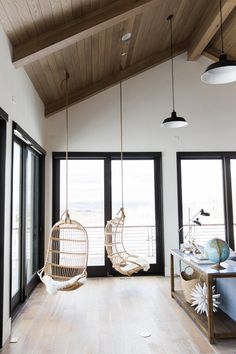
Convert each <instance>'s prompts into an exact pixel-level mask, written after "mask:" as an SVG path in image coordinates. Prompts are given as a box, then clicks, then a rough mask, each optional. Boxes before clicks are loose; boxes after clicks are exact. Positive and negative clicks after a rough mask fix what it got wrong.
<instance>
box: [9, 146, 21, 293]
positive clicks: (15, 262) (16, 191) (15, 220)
mask: <svg viewBox="0 0 236 354" xmlns="http://www.w3.org/2000/svg"><path fill="white" fill-rule="evenodd" d="M21 154H22V151H21V147H20V145H18V144H17V143H14V157H13V196H12V289H11V290H12V296H14V295H15V294H16V293H17V291H18V290H19V289H20V254H21V252H20V244H21V241H20V232H21V230H20V228H21V223H20V217H21V197H22V196H21Z"/></svg>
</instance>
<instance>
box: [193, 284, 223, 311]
mask: <svg viewBox="0 0 236 354" xmlns="http://www.w3.org/2000/svg"><path fill="white" fill-rule="evenodd" d="M219 298H220V294H215V286H213V287H212V305H213V312H217V308H218V305H219V304H220V301H219ZM191 299H192V304H191V306H196V307H195V311H197V313H200V314H202V313H206V315H207V316H208V308H207V305H208V298H207V285H206V283H203V286H202V285H201V284H200V283H198V284H197V285H196V286H195V287H194V288H193V290H192V292H191Z"/></svg>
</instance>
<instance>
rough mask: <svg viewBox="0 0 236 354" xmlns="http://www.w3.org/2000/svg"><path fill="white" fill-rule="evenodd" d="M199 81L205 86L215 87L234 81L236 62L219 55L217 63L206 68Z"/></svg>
mask: <svg viewBox="0 0 236 354" xmlns="http://www.w3.org/2000/svg"><path fill="white" fill-rule="evenodd" d="M201 80H202V81H203V82H205V83H207V84H215V85H218V84H227V83H230V82H234V81H236V61H235V60H228V59H227V55H226V54H221V55H220V57H219V61H218V62H217V63H213V64H211V65H209V66H208V67H207V69H206V71H205V72H204V73H203V74H202V76H201Z"/></svg>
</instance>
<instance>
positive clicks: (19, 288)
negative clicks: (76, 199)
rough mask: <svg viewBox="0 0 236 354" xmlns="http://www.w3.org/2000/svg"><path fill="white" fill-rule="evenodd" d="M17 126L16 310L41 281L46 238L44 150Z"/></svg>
mask: <svg viewBox="0 0 236 354" xmlns="http://www.w3.org/2000/svg"><path fill="white" fill-rule="evenodd" d="M13 129H14V130H13V160H12V237H11V309H12V313H14V311H15V309H16V308H17V305H18V304H19V303H20V302H23V301H24V300H25V298H26V297H27V296H28V295H29V294H30V292H31V291H32V290H33V288H34V287H35V285H36V284H37V282H38V277H37V274H36V272H37V270H38V269H39V268H40V267H41V266H42V260H43V254H42V253H43V238H44V233H43V229H44V228H43V220H44V217H43V215H44V212H43V206H44V151H43V150H42V149H41V148H40V147H39V146H38V145H37V144H36V143H35V142H34V141H33V140H32V139H30V137H29V136H28V135H27V134H26V133H25V132H24V131H23V130H22V129H21V128H20V127H19V126H18V125H16V124H15V123H14V125H13Z"/></svg>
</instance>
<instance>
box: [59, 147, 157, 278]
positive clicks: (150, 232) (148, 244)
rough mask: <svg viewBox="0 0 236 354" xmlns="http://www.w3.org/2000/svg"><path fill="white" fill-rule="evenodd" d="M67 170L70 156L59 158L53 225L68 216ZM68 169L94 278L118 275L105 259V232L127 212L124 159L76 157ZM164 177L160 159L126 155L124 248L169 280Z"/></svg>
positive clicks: (71, 195) (73, 203) (75, 214)
mask: <svg viewBox="0 0 236 354" xmlns="http://www.w3.org/2000/svg"><path fill="white" fill-rule="evenodd" d="M94 155H95V156H94ZM130 156H131V155H130ZM65 167H66V166H65V155H64V154H60V153H54V154H53V182H54V183H53V201H54V205H53V223H55V222H57V221H58V219H59V217H60V215H61V214H62V213H63V211H64V210H65V200H66V196H65V182H66V176H65ZM68 168H69V183H68V186H69V193H68V194H69V212H70V215H71V218H72V219H75V220H77V221H79V222H80V223H81V224H82V225H83V226H84V227H85V228H86V230H87V232H88V237H89V259H88V274H89V275H91V276H106V275H114V274H115V272H114V271H113V269H112V267H111V263H110V261H109V260H108V258H107V257H106V253H105V248H104V226H105V224H106V221H107V220H110V219H111V218H112V217H115V215H116V213H117V212H118V210H119V208H120V207H121V172H120V160H119V155H118V154H104V153H101V154H99V153H96V154H92V153H91V154H89V153H88V154H84V155H83V154H79V153H70V154H69V163H68ZM160 175H161V170H160V155H158V154H156V155H154V156H153V155H152V156H144V158H142V154H140V155H138V154H133V155H132V156H131V157H129V156H128V155H125V161H124V207H125V213H126V215H127V217H126V222H125V228H124V243H125V247H126V248H127V251H129V252H130V253H132V254H137V255H139V256H142V257H145V258H147V259H148V260H149V262H150V264H151V269H150V271H149V273H150V274H163V252H162V223H161V220H162V218H161V179H160Z"/></svg>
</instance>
